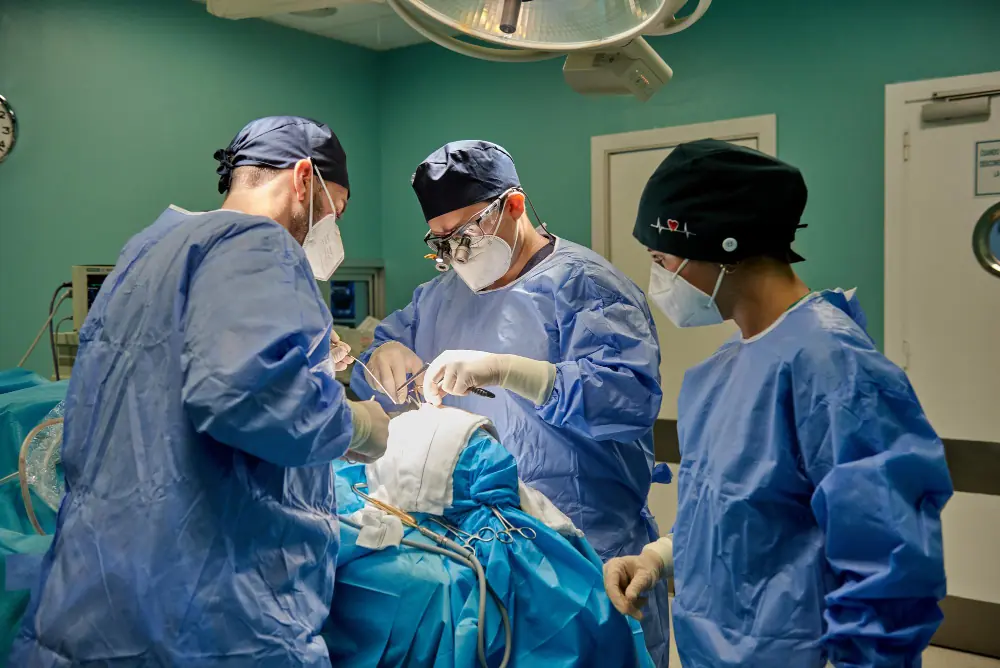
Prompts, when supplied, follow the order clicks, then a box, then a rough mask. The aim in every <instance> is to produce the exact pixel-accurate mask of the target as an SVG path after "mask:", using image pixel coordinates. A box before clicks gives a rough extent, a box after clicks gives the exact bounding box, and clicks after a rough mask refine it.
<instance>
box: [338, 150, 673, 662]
mask: <svg viewBox="0 0 1000 668" xmlns="http://www.w3.org/2000/svg"><path fill="white" fill-rule="evenodd" d="M412 185H413V189H414V191H415V193H416V195H417V199H418V200H419V203H420V205H421V208H422V210H423V214H424V217H425V219H426V220H427V222H428V225H429V227H430V231H429V233H428V234H427V236H426V238H425V242H426V243H427V245H428V246H429V248H430V250H431V251H432V255H433V256H434V257H436V258H437V260H436V261H437V262H438V264H439V266H441V267H442V268H445V269H447V268H449V267H450V271H447V272H445V273H443V274H442V275H441V276H439V277H437V278H436V279H434V280H432V281H430V282H429V283H426V284H424V285H421V286H420V287H418V288H417V289H416V291H415V292H414V294H413V300H412V302H411V303H410V304H409V305H408V306H407V307H406V308H404V309H402V310H401V311H397V312H396V313H393V314H392V315H390V316H389V317H388V318H387V319H386V320H385V321H384V322H383V323H382V324H381V325H380V326H379V327H378V329H377V330H376V332H375V342H374V344H373V346H372V348H371V349H370V350H369V351H367V352H366V353H365V354H364V355H362V356H361V358H362V360H363V361H364V362H365V363H366V364H367V365H368V368H369V369H371V371H372V373H373V374H374V375H375V377H376V378H377V379H378V380H379V381H380V382H381V384H382V385H384V386H386V387H391V388H398V387H400V386H401V385H403V384H404V383H405V381H406V379H407V376H411V375H414V374H418V373H419V372H420V371H421V369H422V368H423V365H424V361H425V360H426V361H429V362H430V366H429V367H428V368H427V370H426V371H425V372H424V374H423V376H422V377H421V378H419V380H418V381H417V382H416V383H414V385H416V386H417V388H418V389H421V390H422V393H423V394H424V396H425V398H426V400H427V401H429V402H430V403H432V404H442V403H444V404H448V405H452V406H457V407H460V408H464V409H467V410H469V411H472V412H474V413H477V414H480V415H485V416H487V417H489V418H490V419H491V420H492V421H493V423H494V424H495V426H496V427H497V430H498V432H499V434H500V439H501V442H502V443H503V444H504V446H505V447H506V448H507V449H508V450H510V451H511V452H512V453H513V454H514V456H515V457H516V458H517V463H518V473H519V475H520V477H521V478H522V479H523V480H524V481H525V482H526V483H528V484H530V485H532V486H533V487H535V488H536V489H538V490H540V491H541V492H543V493H544V494H545V495H546V496H548V497H549V498H550V499H551V500H552V501H553V502H554V503H555V505H556V506H558V507H559V509H560V510H562V511H563V512H564V513H566V514H567V515H568V516H569V517H570V518H571V519H572V520H573V521H574V523H575V524H576V525H577V527H579V528H580V529H581V530H582V531H583V532H584V533H585V534H586V536H587V538H588V540H589V541H590V543H591V544H592V545H593V546H594V547H595V549H596V550H597V552H598V553H599V554H600V556H601V557H602V558H603V559H605V560H606V559H609V558H611V557H614V556H618V555H622V554H637V553H638V552H639V551H640V550H641V548H642V546H643V545H645V544H646V543H647V542H649V541H650V540H652V539H654V538H656V537H657V536H658V531H657V528H656V525H655V522H654V521H653V520H652V517H651V516H650V514H649V512H648V510H647V509H646V497H647V495H648V493H649V487H650V481H651V476H652V467H653V444H652V426H653V423H654V421H655V419H656V417H657V414H658V412H659V407H660V400H661V396H662V395H661V392H660V382H659V364H660V356H659V343H658V341H657V337H656V332H655V330H654V326H653V322H652V317H651V314H650V312H649V308H648V306H647V304H646V300H645V297H644V296H643V294H642V292H641V290H639V288H638V287H636V286H635V285H634V284H633V283H632V282H631V281H629V280H628V279H627V278H626V277H625V276H624V275H623V274H622V273H621V272H619V271H618V270H617V269H615V268H614V267H612V266H611V265H610V264H609V263H608V262H607V261H606V260H605V259H604V258H602V257H600V256H598V255H597V254H595V253H593V252H592V251H590V250H589V249H586V248H583V247H582V246H579V245H577V244H574V243H571V242H569V241H566V240H565V239H562V238H556V237H554V236H553V235H552V234H551V233H549V232H548V231H546V230H545V229H544V228H535V227H534V226H533V225H532V223H531V220H530V219H529V217H528V216H527V214H526V211H525V209H526V206H527V202H526V195H525V193H524V191H523V190H522V188H521V182H520V180H519V178H518V175H517V171H516V170H515V167H514V161H513V159H512V158H511V156H510V154H509V153H508V152H507V151H506V150H504V149H503V148H502V147H500V146H498V145H496V144H493V143H490V142H485V141H460V142H453V143H450V144H447V145H445V146H443V147H441V148H440V149H438V150H437V151H435V152H434V153H432V154H431V155H430V156H429V157H428V158H427V159H426V160H424V162H422V163H421V164H420V165H419V166H418V167H417V169H416V172H415V174H414V175H413V179H412ZM351 385H352V388H353V389H354V390H355V392H357V394H358V395H359V396H362V397H365V396H371V395H372V393H373V391H372V389H371V387H370V386H369V381H368V380H366V376H365V373H364V371H363V370H362V369H360V368H355V370H354V375H353V378H352V383H351ZM472 388H482V389H486V390H487V391H489V392H493V393H494V394H495V395H496V397H495V398H489V397H484V396H480V395H478V394H471V393H470V392H471V391H472ZM406 396H407V392H406V388H405V387H404V388H403V389H402V390H401V391H400V393H399V395H398V396H397V397H396V401H397V402H398V403H403V402H404V401H405V400H406ZM389 410H392V408H391V407H389ZM666 605H667V591H666V587H665V585H661V586H660V587H659V588H658V591H657V595H656V596H654V597H653V598H652V601H651V603H650V606H649V609H648V611H647V612H648V614H647V619H646V620H645V631H646V639H647V644H648V645H649V647H650V649H651V651H652V654H653V657H654V660H655V662H656V663H657V665H661V666H662V665H666V662H667V655H668V652H667V645H668V639H669V632H668V622H669V620H668V617H667V607H666Z"/></svg>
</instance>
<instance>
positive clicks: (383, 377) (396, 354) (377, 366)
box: [365, 341, 424, 404]
mask: <svg viewBox="0 0 1000 668" xmlns="http://www.w3.org/2000/svg"><path fill="white" fill-rule="evenodd" d="M422 368H424V361H423V360H422V359H420V358H419V357H417V354H416V353H415V352H413V351H412V350H410V349H409V348H407V347H406V346H404V345H403V344H402V343H399V342H398V341H388V342H386V343H383V344H382V345H380V346H379V347H378V348H376V349H375V352H374V353H372V356H371V359H369V360H368V369H369V370H370V371H371V373H365V380H367V381H368V385H369V387H371V388H372V389H373V390H375V391H376V392H381V391H382V388H380V387H379V383H381V384H382V387H384V388H385V391H386V392H389V393H390V394H389V398H390V399H392V400H393V401H395V402H396V403H397V404H405V403H406V396H407V395H408V394H409V386H407V387H404V388H403V389H401V390H399V392H396V388H398V387H399V386H400V385H402V384H403V383H405V382H406V377H407V375H412V374H415V373H417V372H418V371H420V370H421V369H422ZM372 374H374V375H375V380H378V383H376V382H374V380H373V379H372ZM416 383H417V387H419V383H420V381H419V380H417V381H416ZM393 393H395V394H396V396H395V397H393V396H392V394H393Z"/></svg>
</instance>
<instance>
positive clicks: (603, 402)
mask: <svg viewBox="0 0 1000 668" xmlns="http://www.w3.org/2000/svg"><path fill="white" fill-rule="evenodd" d="M552 388H553V389H552V393H551V394H550V395H549V397H548V399H547V400H546V402H545V403H544V404H541V405H539V407H538V415H539V417H541V418H542V419H543V420H545V421H546V422H548V423H549V424H551V425H552V426H554V427H560V428H569V429H572V430H574V431H577V432H579V433H580V434H582V435H583V436H586V437H587V438H592V439H594V440H598V441H611V440H614V441H630V440H634V439H639V438H643V437H646V436H648V435H649V433H650V430H651V429H652V428H653V423H654V422H655V421H656V417H657V415H658V413H659V410H660V402H661V400H662V398H663V395H662V393H661V391H660V387H659V383H658V381H657V379H656V378H652V377H649V376H646V375H644V374H641V373H640V372H638V371H636V370H634V369H631V368H629V367H625V366H619V367H617V368H609V367H605V366H602V365H599V364H597V363H595V362H594V361H593V360H591V359H589V358H583V359H580V360H574V361H566V362H560V363H559V364H557V365H556V376H555V381H554V383H553V386H552Z"/></svg>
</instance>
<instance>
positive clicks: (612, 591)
mask: <svg viewBox="0 0 1000 668" xmlns="http://www.w3.org/2000/svg"><path fill="white" fill-rule="evenodd" d="M673 570H674V558H673V541H672V540H671V538H670V537H665V538H661V539H659V540H658V541H656V542H655V543H650V544H649V545H647V546H646V547H644V548H642V552H641V553H640V554H639V556H628V557H615V558H614V559H611V560H610V561H608V563H606V564H604V591H606V592H607V594H608V598H609V599H611V604H612V605H613V606H615V609H616V610H618V612H620V613H622V614H623V615H628V616H629V617H632V618H634V619H638V620H641V619H642V608H643V607H644V606H645V605H646V600H647V597H646V596H643V594H644V593H646V592H647V591H649V590H650V589H652V588H653V585H655V584H656V583H657V582H658V581H659V580H660V579H662V578H666V577H670V575H671V574H673Z"/></svg>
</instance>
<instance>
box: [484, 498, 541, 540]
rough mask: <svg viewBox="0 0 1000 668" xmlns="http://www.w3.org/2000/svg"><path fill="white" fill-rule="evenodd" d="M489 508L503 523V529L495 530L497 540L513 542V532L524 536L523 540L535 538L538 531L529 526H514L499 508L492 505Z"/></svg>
mask: <svg viewBox="0 0 1000 668" xmlns="http://www.w3.org/2000/svg"><path fill="white" fill-rule="evenodd" d="M490 510H492V511H493V514H494V515H495V516H496V518H497V519H498V520H500V524H502V525H503V531H497V532H495V533H496V537H497V540H498V541H500V542H501V543H513V542H514V534H517V535H518V536H520V537H521V538H524V539H525V540H535V538H537V537H538V533H537V532H536V531H535V530H534V529H532V528H531V527H515V526H514V525H513V524H511V523H510V520H508V519H507V518H506V517H504V516H503V515H501V514H500V511H499V510H497V509H496V508H494V507H493V506H490ZM504 536H506V537H507V538H506V540H505V539H504Z"/></svg>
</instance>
